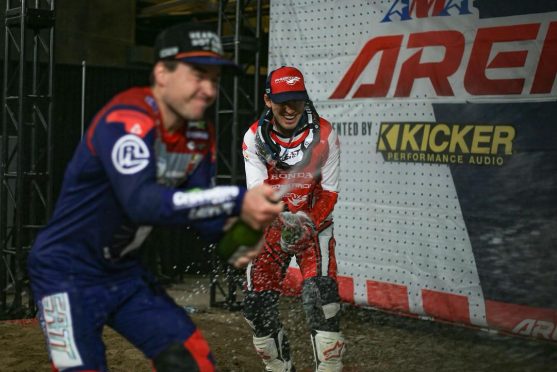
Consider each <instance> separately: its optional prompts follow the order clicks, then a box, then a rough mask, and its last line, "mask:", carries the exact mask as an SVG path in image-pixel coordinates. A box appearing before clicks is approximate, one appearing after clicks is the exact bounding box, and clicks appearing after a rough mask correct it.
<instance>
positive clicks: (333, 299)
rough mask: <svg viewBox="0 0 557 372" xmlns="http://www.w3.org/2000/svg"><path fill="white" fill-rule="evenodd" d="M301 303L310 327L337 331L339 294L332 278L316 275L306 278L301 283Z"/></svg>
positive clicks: (338, 328)
mask: <svg viewBox="0 0 557 372" xmlns="http://www.w3.org/2000/svg"><path fill="white" fill-rule="evenodd" d="M302 303H303V306H304V311H305V313H306V319H307V322H308V325H309V327H310V328H311V329H313V330H317V329H318V330H321V331H328V332H339V330H340V296H339V295H338V287H337V283H336V282H335V280H334V279H333V278H330V277H328V276H316V277H313V278H309V279H306V280H305V281H304V283H303V284H302Z"/></svg>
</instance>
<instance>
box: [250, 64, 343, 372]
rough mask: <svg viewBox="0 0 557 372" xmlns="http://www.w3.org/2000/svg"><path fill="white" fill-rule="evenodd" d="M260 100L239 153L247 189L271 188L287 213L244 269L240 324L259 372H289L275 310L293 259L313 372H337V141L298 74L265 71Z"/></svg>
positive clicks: (339, 337) (340, 340) (282, 69)
mask: <svg viewBox="0 0 557 372" xmlns="http://www.w3.org/2000/svg"><path fill="white" fill-rule="evenodd" d="M264 99H265V105H266V109H265V111H264V112H263V114H262V116H261V118H260V119H259V120H258V121H257V122H255V123H253V124H252V125H251V127H250V128H249V130H248V131H247V132H246V134H245V136H244V143H243V146H242V148H243V155H244V160H245V168H246V181H247V186H248V189H249V188H252V187H255V186H258V185H260V184H263V183H265V184H269V185H272V186H273V187H274V188H275V190H276V191H277V194H278V195H282V200H283V201H284V203H285V205H286V206H287V208H288V210H287V211H285V212H283V213H282V214H281V215H280V216H279V217H278V218H276V219H275V221H274V222H273V223H272V224H271V225H270V226H269V227H268V228H267V229H266V230H265V244H264V248H263V250H262V251H261V253H260V254H259V255H258V256H257V257H256V258H255V259H254V260H252V262H251V263H250V264H249V265H248V268H247V272H246V273H247V282H246V287H245V299H244V316H245V318H246V320H247V321H248V323H249V324H250V326H251V327H252V329H253V333H254V336H253V343H254V345H255V349H256V352H257V353H258V354H259V356H260V357H261V359H262V360H263V362H264V363H265V369H266V370H267V371H294V367H293V365H292V361H291V358H290V350H289V343H288V340H287V337H286V334H285V331H284V329H283V325H282V323H281V321H280V319H279V313H278V308H277V303H278V299H279V295H280V292H281V288H282V282H283V280H284V277H285V274H286V270H287V268H288V266H289V263H290V260H291V258H292V256H294V257H296V260H297V263H298V265H299V267H300V269H301V272H302V275H303V279H304V281H303V287H302V301H303V307H304V311H305V314H306V319H307V323H308V325H309V328H310V329H311V340H312V344H313V350H314V358H315V365H316V371H341V370H342V355H343V354H344V351H345V344H344V338H343V335H342V333H341V332H340V326H339V321H340V298H339V295H338V286H337V282H336V272H337V265H336V259H335V239H334V236H333V220H332V212H333V208H334V206H335V203H336V201H337V197H338V177H339V156H340V150H339V141H338V136H337V134H336V133H335V131H334V130H333V127H332V126H331V124H330V123H329V122H328V121H327V120H325V119H323V118H320V117H319V115H318V114H317V112H316V111H315V108H314V107H313V104H312V102H311V101H310V99H309V97H308V93H307V91H306V88H305V84H304V77H303V75H302V73H301V72H300V71H299V70H298V69H296V68H294V67H288V66H283V67H280V68H278V69H276V70H274V71H272V72H271V73H270V74H269V76H268V79H267V85H266V91H265V96H264Z"/></svg>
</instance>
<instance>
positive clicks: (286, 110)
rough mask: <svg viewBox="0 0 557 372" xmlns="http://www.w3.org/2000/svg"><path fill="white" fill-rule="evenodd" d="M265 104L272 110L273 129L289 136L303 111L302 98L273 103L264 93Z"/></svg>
mask: <svg viewBox="0 0 557 372" xmlns="http://www.w3.org/2000/svg"><path fill="white" fill-rule="evenodd" d="M263 98H264V100H265V105H266V106H267V107H268V108H270V109H271V110H272V111H273V116H274V118H275V124H276V125H275V130H276V131H277V132H279V133H280V134H282V135H285V136H291V135H292V134H293V132H294V130H295V129H296V126H297V125H298V122H299V121H300V118H301V117H302V114H303V113H304V104H305V102H304V101H303V100H293V101H286V102H284V103H275V102H273V101H271V99H270V98H269V97H268V96H267V95H265V96H264V97H263Z"/></svg>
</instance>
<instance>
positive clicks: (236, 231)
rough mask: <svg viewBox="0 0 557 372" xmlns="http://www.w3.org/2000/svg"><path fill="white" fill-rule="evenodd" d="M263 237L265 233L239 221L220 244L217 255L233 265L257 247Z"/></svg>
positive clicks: (226, 233) (225, 234)
mask: <svg viewBox="0 0 557 372" xmlns="http://www.w3.org/2000/svg"><path fill="white" fill-rule="evenodd" d="M262 236H263V231H259V230H255V229H253V228H251V227H250V226H249V225H248V224H247V223H245V222H244V221H242V220H241V219H238V220H237V221H236V222H234V224H233V225H232V226H231V227H230V228H229V229H228V230H227V231H226V232H225V233H224V235H223V237H222V239H221V240H220V241H219V242H218V244H217V254H218V255H219V256H220V257H221V258H222V259H223V260H225V261H227V262H228V263H229V264H233V263H234V262H235V261H236V260H237V259H238V258H239V257H240V256H243V255H244V253H245V252H246V251H249V250H250V249H251V248H253V247H254V246H256V245H257V244H258V243H259V241H260V240H261V237H262Z"/></svg>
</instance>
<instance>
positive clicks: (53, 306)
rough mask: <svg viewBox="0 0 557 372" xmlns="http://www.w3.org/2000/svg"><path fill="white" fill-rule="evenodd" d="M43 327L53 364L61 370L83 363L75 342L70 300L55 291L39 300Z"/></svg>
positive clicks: (63, 294) (66, 295) (64, 294)
mask: <svg viewBox="0 0 557 372" xmlns="http://www.w3.org/2000/svg"><path fill="white" fill-rule="evenodd" d="M41 307H42V309H41V310H42V320H43V321H44V324H43V327H44V332H45V334H46V337H47V340H48V349H49V351H50V357H51V358H52V363H53V364H54V366H55V367H56V368H57V369H59V370H63V369H66V368H71V367H78V366H81V365H82V364H83V362H82V360H81V356H80V355H79V351H78V350H77V345H76V343H75V339H74V334H73V325H72V315H71V308H70V300H69V298H68V294H67V293H57V294H53V295H50V296H46V297H43V299H42V300H41Z"/></svg>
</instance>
